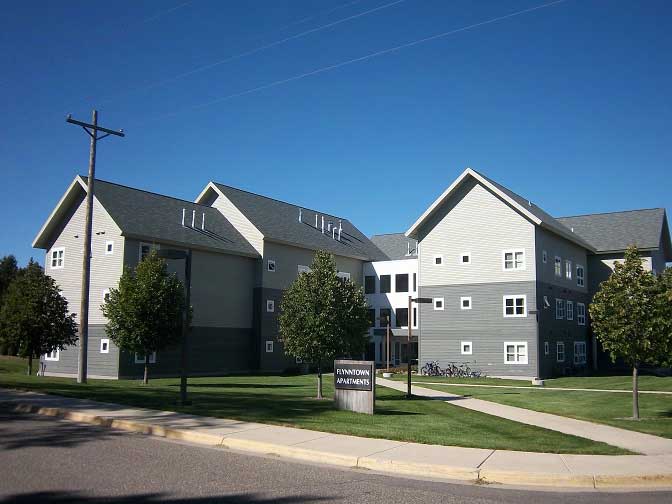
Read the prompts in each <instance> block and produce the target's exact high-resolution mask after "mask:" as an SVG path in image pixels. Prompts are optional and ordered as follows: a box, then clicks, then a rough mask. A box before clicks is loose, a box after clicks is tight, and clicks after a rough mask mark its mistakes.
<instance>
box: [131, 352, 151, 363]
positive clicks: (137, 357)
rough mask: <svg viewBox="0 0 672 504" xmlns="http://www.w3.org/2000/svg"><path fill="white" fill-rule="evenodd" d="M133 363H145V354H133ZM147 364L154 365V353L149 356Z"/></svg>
mask: <svg viewBox="0 0 672 504" xmlns="http://www.w3.org/2000/svg"><path fill="white" fill-rule="evenodd" d="M135 363H136V364H144V363H145V354H138V353H136V354H135ZM149 363H150V364H156V352H152V353H151V354H149Z"/></svg>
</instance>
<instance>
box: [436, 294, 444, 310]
mask: <svg viewBox="0 0 672 504" xmlns="http://www.w3.org/2000/svg"><path fill="white" fill-rule="evenodd" d="M434 309H435V310H443V298H442V297H441V298H434Z"/></svg>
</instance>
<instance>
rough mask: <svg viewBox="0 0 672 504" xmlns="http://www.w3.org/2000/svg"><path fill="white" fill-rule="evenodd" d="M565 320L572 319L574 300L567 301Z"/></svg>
mask: <svg viewBox="0 0 672 504" xmlns="http://www.w3.org/2000/svg"><path fill="white" fill-rule="evenodd" d="M567 320H574V301H567Z"/></svg>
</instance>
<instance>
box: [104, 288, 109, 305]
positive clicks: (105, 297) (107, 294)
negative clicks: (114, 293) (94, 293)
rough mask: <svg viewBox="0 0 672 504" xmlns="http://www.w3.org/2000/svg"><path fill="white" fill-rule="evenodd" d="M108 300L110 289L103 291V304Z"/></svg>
mask: <svg viewBox="0 0 672 504" xmlns="http://www.w3.org/2000/svg"><path fill="white" fill-rule="evenodd" d="M109 300H110V289H105V290H104V291H103V302H105V303H107V302H108V301H109Z"/></svg>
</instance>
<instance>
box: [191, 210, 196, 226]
mask: <svg viewBox="0 0 672 504" xmlns="http://www.w3.org/2000/svg"><path fill="white" fill-rule="evenodd" d="M195 226H196V210H192V211H191V227H192V229H193V228H194V227H195Z"/></svg>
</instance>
